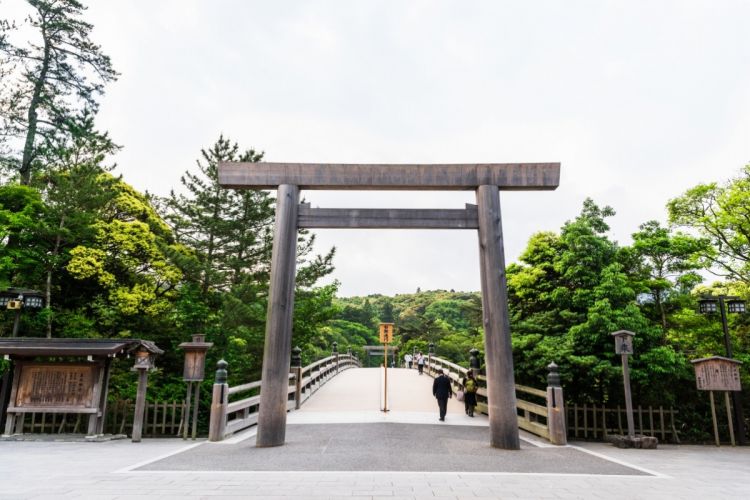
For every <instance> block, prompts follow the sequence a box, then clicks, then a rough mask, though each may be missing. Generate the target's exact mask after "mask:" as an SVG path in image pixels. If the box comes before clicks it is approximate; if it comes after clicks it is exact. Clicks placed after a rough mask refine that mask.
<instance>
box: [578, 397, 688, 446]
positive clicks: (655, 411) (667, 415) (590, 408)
mask: <svg viewBox="0 0 750 500" xmlns="http://www.w3.org/2000/svg"><path fill="white" fill-rule="evenodd" d="M566 413H567V415H568V436H570V437H574V438H584V439H594V440H596V439H600V440H606V439H607V436H608V435H609V434H627V433H628V424H627V415H626V413H625V408H621V407H620V406H617V407H615V408H606V407H605V406H604V405H586V404H584V405H578V404H573V405H567V407H566ZM675 415H677V410H675V409H673V408H672V407H670V408H669V409H665V408H664V407H662V406H659V407H658V408H654V407H653V406H649V407H648V408H642V407H641V406H640V405H639V406H638V407H636V408H633V421H634V427H635V429H634V431H635V433H636V434H641V435H643V436H655V437H658V438H660V439H661V441H662V442H666V441H667V436H669V439H670V440H671V441H672V442H673V443H677V444H679V443H680V438H679V436H678V435H677V428H676V426H675Z"/></svg>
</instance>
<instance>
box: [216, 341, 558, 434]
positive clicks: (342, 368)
mask: <svg viewBox="0 0 750 500" xmlns="http://www.w3.org/2000/svg"><path fill="white" fill-rule="evenodd" d="M220 364H221V362H220ZM292 365H293V366H292V368H291V370H290V371H291V373H290V374H289V384H288V388H287V395H288V397H287V402H286V410H287V411H289V412H292V414H291V415H290V423H306V422H321V421H324V422H330V423H336V422H347V423H357V422H388V421H392V422H401V423H436V422H437V417H438V407H437V403H436V401H435V398H434V397H433V396H432V381H433V377H434V376H436V375H437V374H439V373H440V372H441V371H446V372H448V375H449V377H450V378H451V380H452V382H453V388H454V391H456V392H457V391H458V390H461V389H463V387H462V386H461V380H462V379H463V378H464V376H465V375H466V372H467V371H468V369H466V368H463V367H461V366H459V365H457V364H455V363H452V362H450V361H448V360H445V359H442V358H440V357H436V356H430V357H429V359H428V361H427V363H426V366H425V370H424V371H425V374H424V375H419V373H418V371H417V370H416V369H407V368H395V369H394V368H389V369H388V375H387V380H388V391H387V394H388V396H387V397H388V400H387V401H384V399H383V398H384V391H383V384H384V381H385V380H384V379H385V377H384V369H383V368H382V367H381V368H362V367H361V365H360V363H359V360H357V359H356V358H355V357H353V356H352V355H349V354H336V355H333V356H329V357H327V358H325V359H322V360H319V361H316V362H315V363H312V364H310V365H308V366H305V367H302V366H294V365H295V361H294V360H293V362H292ZM297 365H298V363H297ZM226 368H227V367H226V363H224V364H223V365H221V366H220V369H219V370H218V371H217V381H216V383H215V384H214V391H213V402H212V405H211V423H210V430H209V440H210V441H222V440H224V439H226V438H227V437H229V436H231V435H233V434H235V433H238V432H240V431H243V430H245V429H248V428H250V427H253V426H255V425H256V424H257V422H258V409H259V405H260V401H261V397H260V391H261V390H262V388H261V383H260V381H254V382H250V383H246V384H242V385H238V386H234V387H230V386H229V385H228V384H227V383H226ZM415 368H416V367H415ZM553 369H554V368H553ZM478 380H479V382H480V389H479V392H478V393H477V400H478V405H477V413H476V418H471V417H469V416H467V415H466V414H465V412H464V404H463V403H462V402H459V401H458V400H457V399H456V398H455V397H454V398H452V399H450V400H449V404H448V416H447V418H446V424H447V425H489V421H488V419H487V415H486V414H487V412H488V406H487V403H486V401H487V378H486V377H485V376H484V375H481V374H480V375H478ZM550 381H551V383H552V385H550V386H549V387H547V388H546V389H535V388H532V387H526V386H521V385H516V393H517V408H518V417H517V419H518V426H519V428H520V429H523V430H525V431H528V432H530V433H532V434H535V435H536V436H539V437H541V438H543V439H545V440H548V441H549V442H550V443H552V444H558V445H563V444H566V432H565V422H564V415H565V412H564V403H563V397H562V389H561V388H560V387H559V384H555V379H554V372H553V373H552V376H551V377H550ZM242 396H244V397H242ZM313 396H314V397H313ZM384 408H387V409H388V411H387V412H385V411H383V409H384Z"/></svg>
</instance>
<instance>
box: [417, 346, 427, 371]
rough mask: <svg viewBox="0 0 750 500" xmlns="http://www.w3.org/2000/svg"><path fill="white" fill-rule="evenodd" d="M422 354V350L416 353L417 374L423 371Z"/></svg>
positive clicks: (423, 360)
mask: <svg viewBox="0 0 750 500" xmlns="http://www.w3.org/2000/svg"><path fill="white" fill-rule="evenodd" d="M424 362H425V359H424V356H423V355H422V352H421V351H420V353H419V354H417V368H419V374H420V375H422V373H423V372H424Z"/></svg>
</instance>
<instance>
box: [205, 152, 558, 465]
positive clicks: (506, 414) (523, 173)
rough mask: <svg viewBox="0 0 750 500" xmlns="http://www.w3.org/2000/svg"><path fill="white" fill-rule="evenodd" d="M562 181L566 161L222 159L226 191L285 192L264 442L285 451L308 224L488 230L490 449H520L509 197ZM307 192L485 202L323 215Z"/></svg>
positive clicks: (265, 374)
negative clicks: (300, 241)
mask: <svg viewBox="0 0 750 500" xmlns="http://www.w3.org/2000/svg"><path fill="white" fill-rule="evenodd" d="M559 183H560V164H559V163H523V164H519V163H512V164H452V165H403V164H399V165H367V164H314V163H249V162H235V163H230V162H227V163H220V164H219V184H221V185H222V186H223V187H226V188H232V189H255V190H260V189H275V190H277V197H276V221H275V226H274V237H273V253H272V257H271V283H270V290H269V297H268V317H267V320H266V340H265V346H264V350H263V369H262V382H263V385H262V390H261V393H260V409H259V415H258V434H257V438H256V446H259V447H265V446H279V445H282V444H284V438H285V435H286V412H287V390H288V380H289V378H288V377H289V363H290V355H291V342H292V312H293V309H294V282H295V263H296V249H297V230H298V228H381V229H398V228H423V229H478V231H479V254H480V264H479V265H480V273H481V287H482V311H483V322H484V331H485V337H484V338H485V362H486V367H487V381H488V383H487V386H488V387H487V400H488V410H489V421H490V443H491V444H492V446H494V447H497V448H503V449H510V450H517V449H519V448H520V441H519V436H518V424H517V418H516V415H517V411H516V394H515V381H514V377H513V353H512V351H511V339H510V325H509V321H508V303H507V290H506V279H505V256H504V251H503V232H502V224H501V218H500V194H499V191H500V190H514V191H523V190H554V189H555V188H557V186H558V185H559ZM301 189H318V190H403V191H425V190H432V191H455V190H474V191H476V195H477V205H467V206H466V208H465V209H457V210H456V209H345V208H333V209H330V208H329V209H326V208H323V209H320V208H311V207H310V206H309V205H307V204H304V205H300V203H299V199H300V190H301Z"/></svg>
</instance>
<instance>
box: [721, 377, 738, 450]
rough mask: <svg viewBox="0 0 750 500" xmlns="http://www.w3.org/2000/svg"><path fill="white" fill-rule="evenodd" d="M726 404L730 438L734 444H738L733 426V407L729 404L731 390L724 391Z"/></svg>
mask: <svg viewBox="0 0 750 500" xmlns="http://www.w3.org/2000/svg"><path fill="white" fill-rule="evenodd" d="M724 404H725V405H726V407H727V423H728V424H729V440H730V442H731V443H732V446H737V443H735V442H734V427H732V425H733V424H732V407H731V405H730V404H729V391H724Z"/></svg>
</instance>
